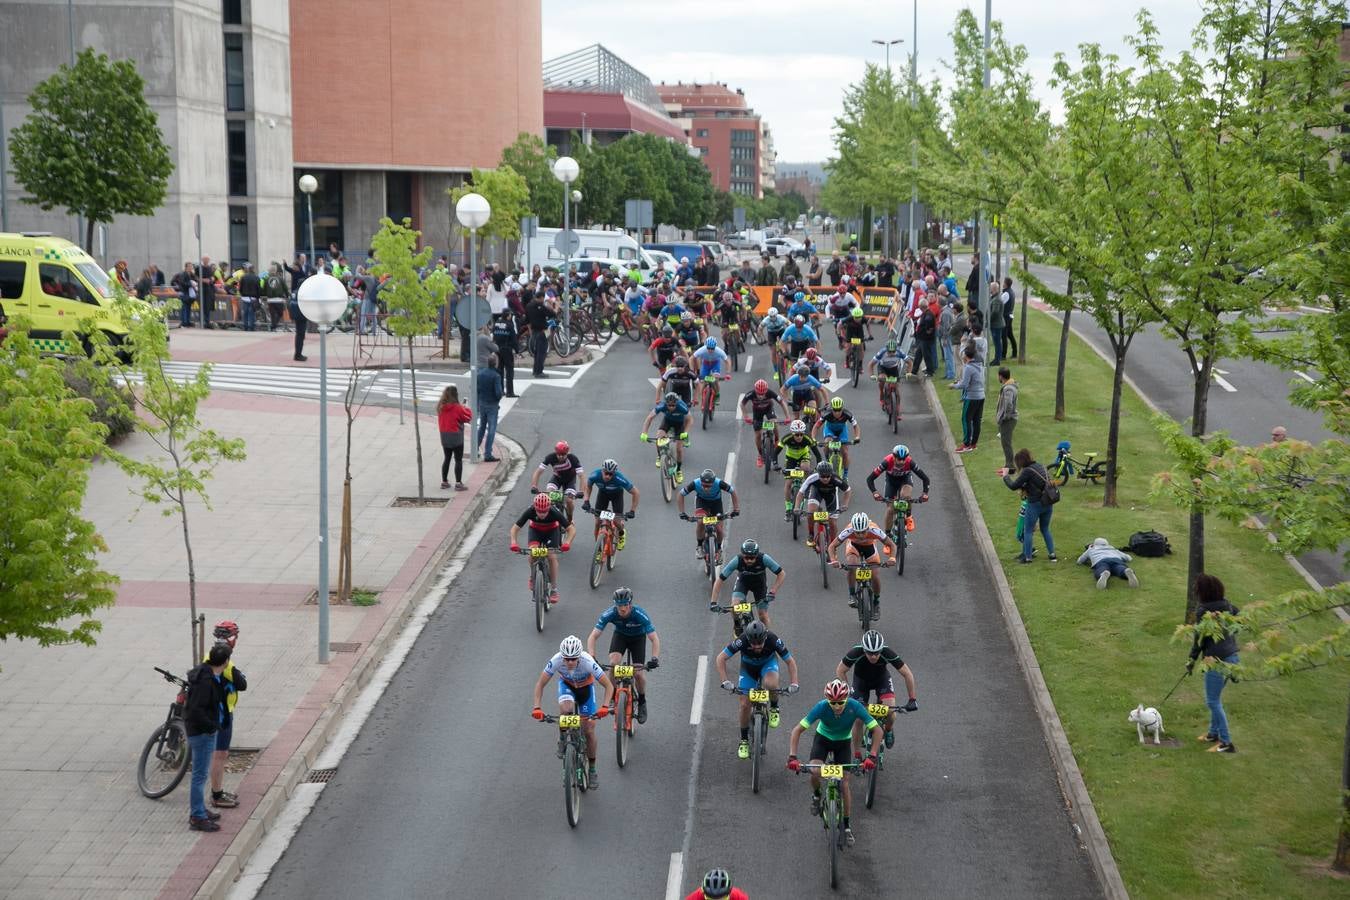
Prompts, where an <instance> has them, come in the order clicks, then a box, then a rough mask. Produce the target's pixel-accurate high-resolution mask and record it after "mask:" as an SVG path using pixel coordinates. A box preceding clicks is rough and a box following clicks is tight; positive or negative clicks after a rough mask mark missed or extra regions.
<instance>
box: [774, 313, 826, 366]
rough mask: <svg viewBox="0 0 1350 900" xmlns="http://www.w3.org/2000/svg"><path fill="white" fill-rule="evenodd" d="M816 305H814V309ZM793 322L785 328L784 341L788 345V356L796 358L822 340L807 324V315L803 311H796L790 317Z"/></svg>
mask: <svg viewBox="0 0 1350 900" xmlns="http://www.w3.org/2000/svg"><path fill="white" fill-rule="evenodd" d="M814 308H815V307H812V309H814ZM790 318H791V319H792V324H791V325H789V326H788V327H787V328H785V329H783V337H782V339H781V340H782V342H783V343H784V344H786V345H787V358H788V359H796V358H797V357H799V356H801V355H802V354H803V353H805V352H806V351H807V349H808V348H810V347H814V346H815V345H816V344H817V343H818V342H819V340H820V338H818V337H816V330H815V329H814V328H812V327H811V326H810V325H808V324H807V320H806V317H805V316H803V315H802V314H801V313H796V314H794V315H792V316H791V317H790Z"/></svg>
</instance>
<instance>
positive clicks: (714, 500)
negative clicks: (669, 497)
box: [675, 469, 741, 561]
mask: <svg viewBox="0 0 1350 900" xmlns="http://www.w3.org/2000/svg"><path fill="white" fill-rule="evenodd" d="M689 494H694V495H695V497H696V499H697V501H698V506H697V507H696V509H695V513H696V514H695V516H694V548H695V555H696V556H698V558H699V559H702V558H703V517H704V516H721V515H722V495H723V494H730V495H731V512H729V513H727V515H726V517H727V518H735V517H736V516H739V515H740V514H741V498H740V497H738V496H736V489H735V488H734V487H732V486H731V485H730V484H729V483H728V482H725V481H723V480H722V479H720V478H718V477H717V474H716V473H715V472H713V470H712V469H704V470H703V471H702V472H701V473H700V474H699V476H698V478H696V479H695V480H693V481H691V482H689V483H688V484H686V485H685V486H684V487H683V488H682V489H681V490H680V492H679V493H678V494H676V495H675V500H676V502H677V504H678V505H679V507H680V518H681V519H684V520H685V521H688V520H689V516H687V515H685V512H684V498H685V497H686V496H687V495H689ZM717 558H718V560H719V561H720V560H721V558H722V523H721V522H720V521H719V522H718V523H717Z"/></svg>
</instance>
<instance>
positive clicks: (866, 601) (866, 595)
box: [858, 585, 876, 631]
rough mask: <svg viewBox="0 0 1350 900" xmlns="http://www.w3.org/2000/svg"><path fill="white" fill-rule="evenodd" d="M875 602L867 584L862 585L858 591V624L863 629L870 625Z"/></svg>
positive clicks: (874, 597)
mask: <svg viewBox="0 0 1350 900" xmlns="http://www.w3.org/2000/svg"><path fill="white" fill-rule="evenodd" d="M875 603H876V595H875V594H873V593H872V588H871V587H870V586H869V585H863V587H862V588H861V589H859V591H858V625H859V626H860V627H861V628H862V630H863V631H866V630H867V629H869V628H871V627H872V609H873V607H874V604H875Z"/></svg>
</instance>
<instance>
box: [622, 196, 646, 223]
mask: <svg viewBox="0 0 1350 900" xmlns="http://www.w3.org/2000/svg"><path fill="white" fill-rule="evenodd" d="M623 227H624V228H652V227H653V225H652V201H650V200H625V201H623Z"/></svg>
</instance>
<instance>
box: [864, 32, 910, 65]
mask: <svg viewBox="0 0 1350 900" xmlns="http://www.w3.org/2000/svg"><path fill="white" fill-rule="evenodd" d="M904 42H905V39H904V38H896V39H894V40H891V41H883V40H878V39H877V38H872V43H874V44H876V45H878V46H880V47H885V48H886V71H887V72H890V70H891V48H892V47H894V46H895V45H896V44H903V43H904Z"/></svg>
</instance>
